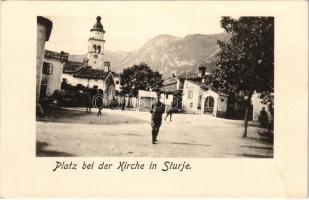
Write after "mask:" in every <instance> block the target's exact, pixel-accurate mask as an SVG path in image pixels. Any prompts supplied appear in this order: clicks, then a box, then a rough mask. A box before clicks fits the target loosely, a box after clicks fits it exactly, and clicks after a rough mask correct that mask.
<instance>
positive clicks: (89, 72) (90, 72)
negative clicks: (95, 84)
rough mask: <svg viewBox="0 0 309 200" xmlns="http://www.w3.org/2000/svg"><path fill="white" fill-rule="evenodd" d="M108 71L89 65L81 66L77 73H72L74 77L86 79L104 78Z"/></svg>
mask: <svg viewBox="0 0 309 200" xmlns="http://www.w3.org/2000/svg"><path fill="white" fill-rule="evenodd" d="M109 73H110V72H105V71H104V70H100V69H92V68H91V67H82V68H81V69H80V70H78V72H77V73H74V74H73V77H76V78H87V79H102V80H104V79H105V78H106V77H107V76H108V74H109Z"/></svg>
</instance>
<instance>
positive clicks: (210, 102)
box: [204, 96, 215, 114]
mask: <svg viewBox="0 0 309 200" xmlns="http://www.w3.org/2000/svg"><path fill="white" fill-rule="evenodd" d="M214 105H215V99H214V98H213V97H212V96H208V97H206V99H205V104H204V113H206V114H212V113H213V111H214Z"/></svg>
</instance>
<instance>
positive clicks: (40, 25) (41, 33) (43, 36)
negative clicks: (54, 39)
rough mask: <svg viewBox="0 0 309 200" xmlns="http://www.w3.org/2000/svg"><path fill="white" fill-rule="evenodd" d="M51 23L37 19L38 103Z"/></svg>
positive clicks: (47, 20)
mask: <svg viewBox="0 0 309 200" xmlns="http://www.w3.org/2000/svg"><path fill="white" fill-rule="evenodd" d="M52 28H53V23H52V22H51V21H50V20H49V19H47V18H45V17H41V16H38V17H37V49H36V101H37V102H38V101H39V98H40V91H41V81H42V68H43V59H44V49H45V42H46V41H48V40H49V37H50V34H51V31H52Z"/></svg>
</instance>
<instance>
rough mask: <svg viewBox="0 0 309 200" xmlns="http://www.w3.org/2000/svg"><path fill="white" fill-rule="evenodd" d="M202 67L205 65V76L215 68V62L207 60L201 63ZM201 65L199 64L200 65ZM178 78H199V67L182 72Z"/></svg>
mask: <svg viewBox="0 0 309 200" xmlns="http://www.w3.org/2000/svg"><path fill="white" fill-rule="evenodd" d="M202 66H203V67H206V74H205V75H206V76H207V75H209V74H211V72H213V71H214V70H215V69H216V63H215V62H208V63H205V64H203V65H202ZM200 67H201V66H200ZM177 77H178V78H180V79H201V77H199V67H194V68H191V69H189V70H187V71H184V72H182V73H181V74H179V75H178V76H177Z"/></svg>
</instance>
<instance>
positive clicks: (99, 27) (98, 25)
mask: <svg viewBox="0 0 309 200" xmlns="http://www.w3.org/2000/svg"><path fill="white" fill-rule="evenodd" d="M90 31H99V32H103V33H105V31H104V28H103V25H102V24H101V17H100V16H97V22H96V23H95V24H94V25H93V27H92V29H90Z"/></svg>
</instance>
